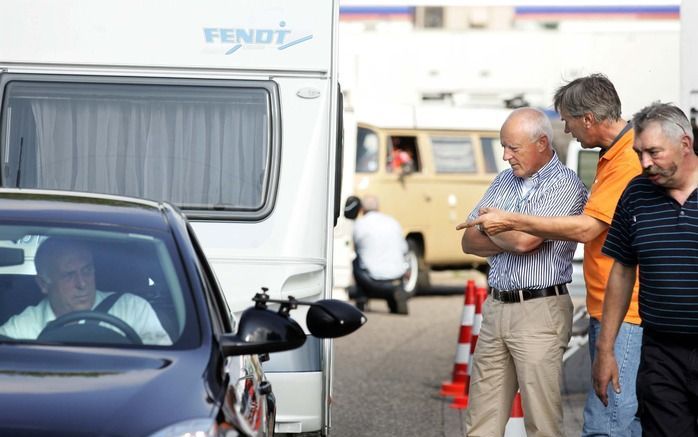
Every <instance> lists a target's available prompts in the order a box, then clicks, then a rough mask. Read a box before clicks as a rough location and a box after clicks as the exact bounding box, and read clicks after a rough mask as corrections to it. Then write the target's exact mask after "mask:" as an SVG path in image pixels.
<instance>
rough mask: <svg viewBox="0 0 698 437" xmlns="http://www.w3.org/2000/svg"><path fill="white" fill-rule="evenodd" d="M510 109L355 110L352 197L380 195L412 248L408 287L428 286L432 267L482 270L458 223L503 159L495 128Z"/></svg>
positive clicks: (412, 289) (414, 289)
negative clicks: (463, 247) (465, 246)
mask: <svg viewBox="0 0 698 437" xmlns="http://www.w3.org/2000/svg"><path fill="white" fill-rule="evenodd" d="M509 112H510V110H506V109H499V108H497V109H494V108H481V109H471V108H468V109H465V108H458V107H443V106H429V105H424V106H420V107H415V106H400V107H390V108H386V107H381V106H375V105H372V106H371V107H370V108H367V110H362V111H358V110H357V111H356V114H355V115H356V119H357V131H356V160H355V164H356V168H355V176H354V178H355V180H354V194H356V195H357V196H360V197H362V196H364V195H366V194H374V195H376V196H378V198H379V200H380V204H381V207H380V209H381V211H383V212H385V213H387V214H390V215H392V216H393V217H395V218H396V219H397V220H398V221H399V222H400V224H401V225H402V227H403V230H404V232H405V238H406V239H407V242H408V244H409V247H410V253H409V255H408V260H407V261H408V263H409V265H410V269H409V270H408V273H407V278H406V287H405V288H406V289H407V291H408V292H409V293H410V294H414V293H416V292H418V291H419V290H420V289H425V288H428V287H429V269H437V270H438V269H449V268H469V267H476V268H480V269H482V270H484V269H486V266H487V262H486V260H485V259H483V258H480V257H477V256H473V255H466V254H464V253H463V252H462V250H461V244H460V239H461V234H460V233H459V232H456V230H455V227H456V225H457V224H458V223H460V222H461V221H463V220H464V219H465V218H466V217H467V215H468V214H469V213H470V211H471V210H472V208H473V207H474V206H475V204H476V203H477V202H478V200H480V198H481V197H482V195H483V194H484V193H485V190H486V189H487V187H488V186H489V185H490V183H491V182H492V180H493V179H494V177H495V176H496V175H497V173H499V172H500V171H501V170H503V169H505V168H507V167H508V165H507V163H506V162H505V161H503V160H502V148H501V144H500V141H499V128H500V127H501V125H502V123H503V122H504V120H505V119H506V117H507V115H508V114H509Z"/></svg>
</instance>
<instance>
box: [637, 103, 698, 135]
mask: <svg viewBox="0 0 698 437" xmlns="http://www.w3.org/2000/svg"><path fill="white" fill-rule="evenodd" d="M653 122H657V123H659V125H660V126H661V127H662V132H664V135H665V136H667V137H668V138H671V139H673V140H676V141H677V142H678V141H680V140H681V138H683V136H684V135H685V136H687V137H688V138H690V139H691V144H693V128H692V127H691V123H690V122H689V121H688V117H686V114H684V113H683V111H682V110H681V109H680V108H679V107H678V106H676V105H673V104H671V103H661V102H654V103H652V104H651V105H649V106H645V107H644V108H642V109H641V110H640V111H639V112H638V113H636V114H635V115H633V127H634V128H635V135H640V134H641V133H642V132H643V131H644V130H645V129H646V128H647V126H648V125H649V124H650V123H653Z"/></svg>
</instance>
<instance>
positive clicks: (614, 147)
mask: <svg viewBox="0 0 698 437" xmlns="http://www.w3.org/2000/svg"><path fill="white" fill-rule="evenodd" d="M632 127H633V122H632V121H629V122H628V124H626V125H625V127H624V128H623V130H621V131H620V132H619V133H618V135H616V137H615V138H614V139H613V142H611V145H610V146H609V147H608V149H601V152H600V153H599V158H603V159H606V160H608V161H610V160H611V159H613V158H614V157H615V156H616V155H617V154H619V153H620V151H621V150H623V148H624V147H625V145H626V144H627V143H626V142H623V143H622V144H618V142H619V141H620V140H621V139H622V138H623V137H624V136H625V135H627V134H628V132H632ZM631 146H632V141H631Z"/></svg>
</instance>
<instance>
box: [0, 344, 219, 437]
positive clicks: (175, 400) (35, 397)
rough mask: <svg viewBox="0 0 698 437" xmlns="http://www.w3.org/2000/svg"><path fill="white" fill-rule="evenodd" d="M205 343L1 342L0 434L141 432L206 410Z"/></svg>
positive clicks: (209, 404) (209, 411) (209, 410)
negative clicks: (199, 346)
mask: <svg viewBox="0 0 698 437" xmlns="http://www.w3.org/2000/svg"><path fill="white" fill-rule="evenodd" d="M208 359H209V357H208V354H207V351H206V350H188V351H169V350H168V351H155V350H134V349H129V350H127V349H119V350H116V349H95V348H89V349H88V348H65V347H64V348H62V349H61V350H56V348H55V347H48V346H29V345H8V344H5V345H0V406H2V408H0V435H13V436H23V435H27V436H29V435H31V436H41V435H52V436H56V435H59V436H60V435H65V436H76V437H79V436H88V435H89V436H142V435H148V434H150V433H152V432H154V431H157V430H158V429H161V428H162V427H164V426H167V425H171V424H173V423H176V422H179V421H181V420H186V419H191V418H202V417H210V416H211V414H212V407H213V404H212V401H211V399H210V396H209V395H208V393H207V390H206V388H205V380H204V372H205V365H206V363H207V361H208Z"/></svg>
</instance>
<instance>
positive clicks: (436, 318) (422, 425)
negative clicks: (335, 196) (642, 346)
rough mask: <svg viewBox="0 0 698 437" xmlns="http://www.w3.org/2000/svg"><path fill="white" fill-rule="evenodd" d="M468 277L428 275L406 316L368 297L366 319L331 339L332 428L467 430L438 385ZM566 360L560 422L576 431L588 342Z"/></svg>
mask: <svg viewBox="0 0 698 437" xmlns="http://www.w3.org/2000/svg"><path fill="white" fill-rule="evenodd" d="M468 278H474V279H476V280H477V281H478V282H480V283H481V281H482V280H484V279H483V278H479V277H477V276H475V277H473V276H471V275H470V274H469V272H465V273H464V272H456V273H443V274H437V275H436V278H435V277H434V276H432V284H434V283H436V285H435V286H434V287H433V290H432V293H430V294H429V295H426V296H417V297H415V298H414V299H412V300H411V301H410V302H409V311H410V314H409V315H408V316H399V315H393V314H390V313H389V312H388V308H387V305H386V304H385V303H384V302H383V301H379V300H371V301H370V302H369V307H368V309H367V311H366V315H367V318H368V322H367V323H366V325H365V326H363V327H362V328H361V329H360V330H359V331H358V332H356V333H354V334H352V335H350V336H348V337H344V338H340V339H337V340H335V362H334V378H335V379H334V391H333V409H332V418H333V422H332V428H331V432H330V435H331V436H333V437H359V436H360V437H371V436H381V437H385V436H427V437H428V436H445V437H451V436H462V435H464V432H463V431H464V430H463V410H456V409H452V408H450V407H449V405H450V403H451V400H450V399H448V398H442V397H441V396H440V395H439V389H440V387H441V383H442V382H443V381H446V380H448V379H449V378H450V375H451V372H452V370H453V360H454V356H455V350H456V347H457V341H458V332H459V329H460V320H461V314H462V311H463V290H464V286H465V283H466V280H467V279H468ZM435 279H436V281H435ZM573 297H574V296H573ZM574 300H575V304H576V305H577V304H580V305H581V304H582V303H583V300H582V299H581V298H579V297H574ZM565 367H566V369H565V394H564V400H565V429H566V435H570V436H573V435H579V433H580V431H581V415H582V409H583V401H584V398H585V394H584V393H582V392H583V391H584V390H585V389H586V388H587V387H588V384H587V380H588V378H589V376H588V375H589V358H588V353H587V352H586V348H585V347H581V348H580V349H579V352H578V353H577V354H575V355H573V356H572V357H571V358H570V359H569V360H567V361H566V366H565Z"/></svg>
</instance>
